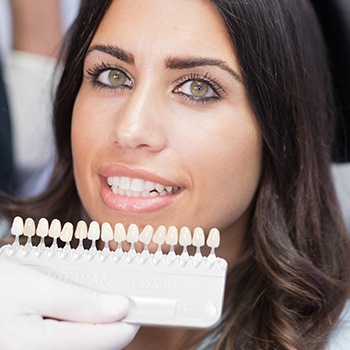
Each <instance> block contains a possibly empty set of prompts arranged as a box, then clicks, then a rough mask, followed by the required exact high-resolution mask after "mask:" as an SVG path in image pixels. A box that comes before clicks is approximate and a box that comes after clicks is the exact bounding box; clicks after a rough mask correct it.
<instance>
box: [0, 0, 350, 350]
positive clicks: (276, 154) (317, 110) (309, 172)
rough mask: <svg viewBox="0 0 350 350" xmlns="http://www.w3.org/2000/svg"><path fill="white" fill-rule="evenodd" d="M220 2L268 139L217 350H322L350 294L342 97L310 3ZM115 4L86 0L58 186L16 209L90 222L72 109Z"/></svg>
mask: <svg viewBox="0 0 350 350" xmlns="http://www.w3.org/2000/svg"><path fill="white" fill-rule="evenodd" d="M211 1H212V3H214V4H215V5H216V6H217V8H218V10H219V11H220V12H221V14H222V16H223V18H224V20H225V22H226V24H227V28H228V31H229V33H230V35H231V37H232V42H233V44H234V47H235V51H236V55H237V57H238V60H239V62H240V69H241V72H242V76H243V80H244V84H245V87H246V90H247V93H248V96H249V99H250V102H251V105H252V108H253V109H254V112H255V115H256V118H257V121H258V123H259V125H260V129H261V133H262V136H263V141H264V145H263V147H264V153H263V170H262V178H261V183H260V187H259V190H258V193H257V197H256V201H255V203H254V211H253V214H252V221H251V225H250V227H249V230H248V232H247V235H246V240H245V251H244V254H242V256H241V259H240V262H239V263H238V264H237V266H235V268H234V269H233V270H232V271H231V272H230V275H229V277H228V282H227V291H226V304H227V311H226V312H225V316H224V318H223V320H222V322H221V323H220V324H219V325H218V326H217V328H216V329H215V330H214V331H213V333H217V334H220V336H219V337H218V338H217V339H218V340H216V342H215V349H235V350H238V349H245V350H246V349H259V350H263V349H286V350H303V349H305V350H306V349H308V350H320V349H323V348H325V346H326V344H327V341H328V337H329V334H330V332H331V331H332V330H333V328H334V327H335V326H336V323H337V320H338V318H339V314H340V312H341V310H342V309H343V307H344V304H345V301H346V299H347V298H348V279H349V268H350V264H349V260H348V257H349V256H350V254H349V246H348V237H347V235H346V232H345V229H344V225H343V222H342V220H341V215H340V211H339V208H338V204H337V201H336V197H335V193H334V189H333V186H332V179H331V176H330V171H329V164H330V146H331V138H332V132H331V131H332V129H333V121H332V106H333V100H332V93H331V90H330V77H329V72H328V67H327V61H326V56H327V55H326V52H325V48H324V43H323V38H322V35H321V33H320V29H319V25H318V22H317V19H316V16H315V14H314V11H313V9H312V7H311V6H310V4H309V3H308V1H306V0H269V2H268V4H267V2H266V1H265V0H255V1H247V0H236V1H229V0H211ZM110 3H111V1H110V0H88V1H83V2H82V8H81V11H80V13H79V15H78V18H77V20H76V21H75V23H74V25H73V27H72V29H71V31H70V32H69V33H68V37H67V46H66V48H65V51H64V52H65V62H66V63H65V68H64V71H63V74H62V78H61V81H60V84H59V86H58V90H57V95H56V101H55V105H54V123H55V135H56V142H57V162H56V167H55V170H54V174H53V177H52V180H51V183H50V184H49V186H48V189H47V191H45V192H44V193H43V194H42V195H40V196H39V197H38V198H36V199H34V200H27V201H24V202H21V203H20V202H19V201H17V202H15V201H13V200H11V201H10V200H7V201H4V202H3V204H2V207H3V212H5V213H6V214H7V215H8V216H14V215H15V214H16V215H18V214H19V215H22V216H24V217H25V216H32V217H34V218H39V217H41V216H46V217H48V218H49V219H52V218H54V217H58V218H60V219H61V220H69V221H72V222H76V221H77V220H79V219H80V218H81V215H82V205H81V202H80V199H79V196H78V194H77V190H76V187H75V183H74V177H73V171H72V155H71V140H70V131H71V130H70V128H71V117H72V109H73V105H74V101H75V97H76V95H77V92H78V90H79V87H80V84H81V81H82V75H83V61H84V57H85V54H86V51H87V49H88V46H89V44H90V42H91V39H92V37H93V36H94V34H95V32H96V30H97V28H98V25H99V23H100V21H101V20H102V18H103V16H104V14H105V12H106V11H107V9H108V7H109V5H110ZM27 214H29V215H27ZM187 347H188V344H187Z"/></svg>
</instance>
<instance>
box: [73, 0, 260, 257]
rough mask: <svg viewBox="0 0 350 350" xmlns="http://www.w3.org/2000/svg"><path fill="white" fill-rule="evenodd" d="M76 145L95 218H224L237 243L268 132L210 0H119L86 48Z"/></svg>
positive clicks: (228, 235) (189, 222)
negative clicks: (256, 112) (252, 103)
mask: <svg viewBox="0 0 350 350" xmlns="http://www.w3.org/2000/svg"><path fill="white" fill-rule="evenodd" d="M72 146H73V158H74V174H75V178H76V183H77V187H78V191H79V195H80V197H81V200H82V202H83V205H84V207H85V209H86V211H87V213H88V214H89V216H90V217H91V218H92V219H93V220H96V221H99V222H104V221H107V222H110V223H112V224H115V223H117V222H122V223H124V224H125V225H128V224H130V223H136V224H138V225H139V226H140V227H142V226H144V225H146V224H151V225H152V226H153V227H155V228H156V227H158V226H159V225H161V224H162V225H165V226H170V225H175V226H177V227H178V228H180V227H182V226H188V227H190V228H192V229H193V228H194V227H196V226H201V227H203V228H204V229H205V230H206V231H207V230H209V229H210V228H212V227H217V228H219V229H220V230H221V231H222V240H224V241H227V242H230V249H231V253H232V246H233V245H234V246H235V247H236V248H235V249H238V248H239V245H240V241H241V238H242V236H243V235H244V232H245V230H246V226H247V222H248V219H249V213H248V207H249V205H250V204H251V202H252V199H253V196H254V194H255V192H256V189H257V186H258V182H259V178H260V171H261V152H262V142H261V136H260V133H259V129H258V126H257V123H256V120H255V117H254V115H253V112H252V110H251V107H250V105H249V102H248V99H247V94H246V91H245V89H244V86H243V84H242V81H241V73H240V69H239V65H238V62H237V58H236V56H235V52H234V48H233V46H232V43H231V41H230V38H229V35H228V32H227V30H226V27H225V25H224V23H223V20H222V18H221V17H220V15H219V14H218V12H217V11H216V8H215V7H214V6H213V5H212V4H211V3H210V2H209V1H201V0H192V1H188V0H176V1H164V0H147V1H144V0H133V1H129V0H117V1H112V5H111V7H110V8H109V10H108V12H107V14H106V15H105V17H104V19H103V20H102V22H101V24H100V26H99V28H98V30H97V33H96V35H95V36H94V38H93V40H92V43H91V45H90V48H89V51H88V53H87V55H86V58H85V62H84V79H83V82H82V85H81V88H80V90H79V93H78V96H77V99H76V102H75V106H74V111H73V122H72Z"/></svg>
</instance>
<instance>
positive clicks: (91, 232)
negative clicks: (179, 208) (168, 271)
mask: <svg viewBox="0 0 350 350" xmlns="http://www.w3.org/2000/svg"><path fill="white" fill-rule="evenodd" d="M20 221H21V219H20V218H18V219H16V225H19V226H18V227H19V228H13V229H12V228H11V230H12V231H13V232H17V233H19V232H21V224H20ZM22 221H23V220H22ZM26 221H27V226H29V228H31V230H32V227H34V236H30V237H28V240H27V242H28V245H29V244H32V246H37V245H39V244H40V243H39V241H40V239H39V240H38V239H37V238H41V240H42V241H43V239H42V238H44V237H45V246H46V247H50V246H52V247H53V248H55V247H56V248H55V249H59V248H62V247H64V246H68V245H70V248H72V249H75V251H76V253H79V254H81V253H82V252H83V251H84V250H86V249H89V248H90V249H92V250H94V252H95V253H96V252H97V251H102V250H103V249H105V250H106V249H108V250H109V251H112V252H114V251H115V250H119V253H120V255H123V254H124V253H127V252H129V251H130V250H134V252H136V253H137V254H142V252H144V251H145V252H147V253H144V256H145V255H152V256H153V255H157V258H159V257H161V256H163V255H168V256H169V254H174V255H176V256H182V257H183V259H184V260H186V261H187V260H188V259H189V258H190V257H191V256H195V255H196V254H197V257H198V255H201V256H204V257H205V256H207V257H209V255H210V256H211V259H212V258H213V257H214V258H216V255H215V249H216V248H217V247H218V246H219V244H220V234H219V231H218V230H217V229H215V228H214V229H211V230H210V231H209V233H208V237H207V238H206V244H205V242H204V241H203V239H204V238H203V235H204V231H203V229H201V228H200V227H196V228H195V229H193V232H191V230H190V229H189V228H188V227H181V228H180V229H178V228H177V227H176V226H169V227H166V226H164V225H160V226H159V227H156V229H154V228H152V226H151V225H146V226H144V227H143V228H142V229H140V230H139V228H138V226H137V225H135V224H131V225H129V226H128V227H127V229H126V228H125V227H124V225H123V224H121V223H117V224H116V225H115V226H114V227H113V226H111V225H110V224H108V223H103V224H102V225H100V224H99V223H97V222H96V221H92V222H91V223H90V225H89V226H88V225H87V224H86V223H85V222H84V221H82V220H81V221H79V222H78V223H77V224H76V227H75V228H74V226H73V227H72V224H69V226H70V227H71V228H72V229H70V231H69V234H67V232H66V233H64V232H63V236H62V231H65V230H66V229H64V225H68V224H67V223H65V224H64V225H63V227H62V223H61V222H60V221H59V220H57V219H53V220H52V221H51V222H48V223H47V224H39V222H40V220H39V222H38V225H37V227H36V228H35V222H34V220H32V219H31V218H29V219H27V220H26ZM45 221H46V220H42V221H41V222H45ZM28 222H29V224H28ZM46 222H47V221H46ZM14 225H15V223H13V225H12V226H14ZM24 226H25V224H23V232H22V234H21V235H20V237H19V238H22V236H23V237H26V234H25V232H24V231H25V230H24ZM40 226H43V227H46V230H47V231H48V232H46V233H45V232H44V230H43V229H42V228H40ZM39 228H40V229H39ZM131 228H133V230H132V231H134V232H136V233H135V234H131V233H130V229H131ZM38 229H39V231H38ZM16 230H17V231H16ZM27 230H28V231H29V234H33V231H30V230H29V229H28V227H27ZM41 230H42V231H41ZM128 230H129V231H128ZM137 231H138V232H139V233H137ZM27 234H28V232H27ZM60 236H61V237H60ZM73 236H74V238H75V241H74V240H73ZM57 237H59V240H58V241H57ZM79 237H80V238H79ZM84 237H85V238H84ZM32 240H33V241H32ZM20 241H22V240H21V239H20ZM83 241H84V242H83ZM40 242H41V241H40ZM41 243H42V242H41ZM50 243H51V245H50ZM62 243H63V244H62ZM96 244H98V246H97V245H96ZM203 244H204V245H203ZM95 253H94V254H95Z"/></svg>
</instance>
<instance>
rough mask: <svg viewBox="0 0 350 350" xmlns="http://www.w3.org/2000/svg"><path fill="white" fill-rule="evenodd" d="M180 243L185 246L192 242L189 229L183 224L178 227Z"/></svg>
mask: <svg viewBox="0 0 350 350" xmlns="http://www.w3.org/2000/svg"><path fill="white" fill-rule="evenodd" d="M179 243H180V245H182V246H183V247H187V246H189V245H191V244H192V236H191V231H190V229H189V228H188V227H186V226H184V227H181V229H180V240H179Z"/></svg>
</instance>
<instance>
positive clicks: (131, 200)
mask: <svg viewBox="0 0 350 350" xmlns="http://www.w3.org/2000/svg"><path fill="white" fill-rule="evenodd" d="M100 184H101V197H102V200H103V202H104V204H105V205H106V206H107V207H108V208H110V209H112V210H115V211H122V212H129V213H149V212H154V211H158V210H161V209H163V208H165V207H166V206H168V205H170V204H171V203H172V201H173V200H174V199H175V198H176V197H177V196H178V194H180V192H181V188H180V186H173V185H171V184H167V185H163V184H161V183H159V182H155V181H151V180H144V179H142V178H140V177H128V176H108V177H104V176H100Z"/></svg>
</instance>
